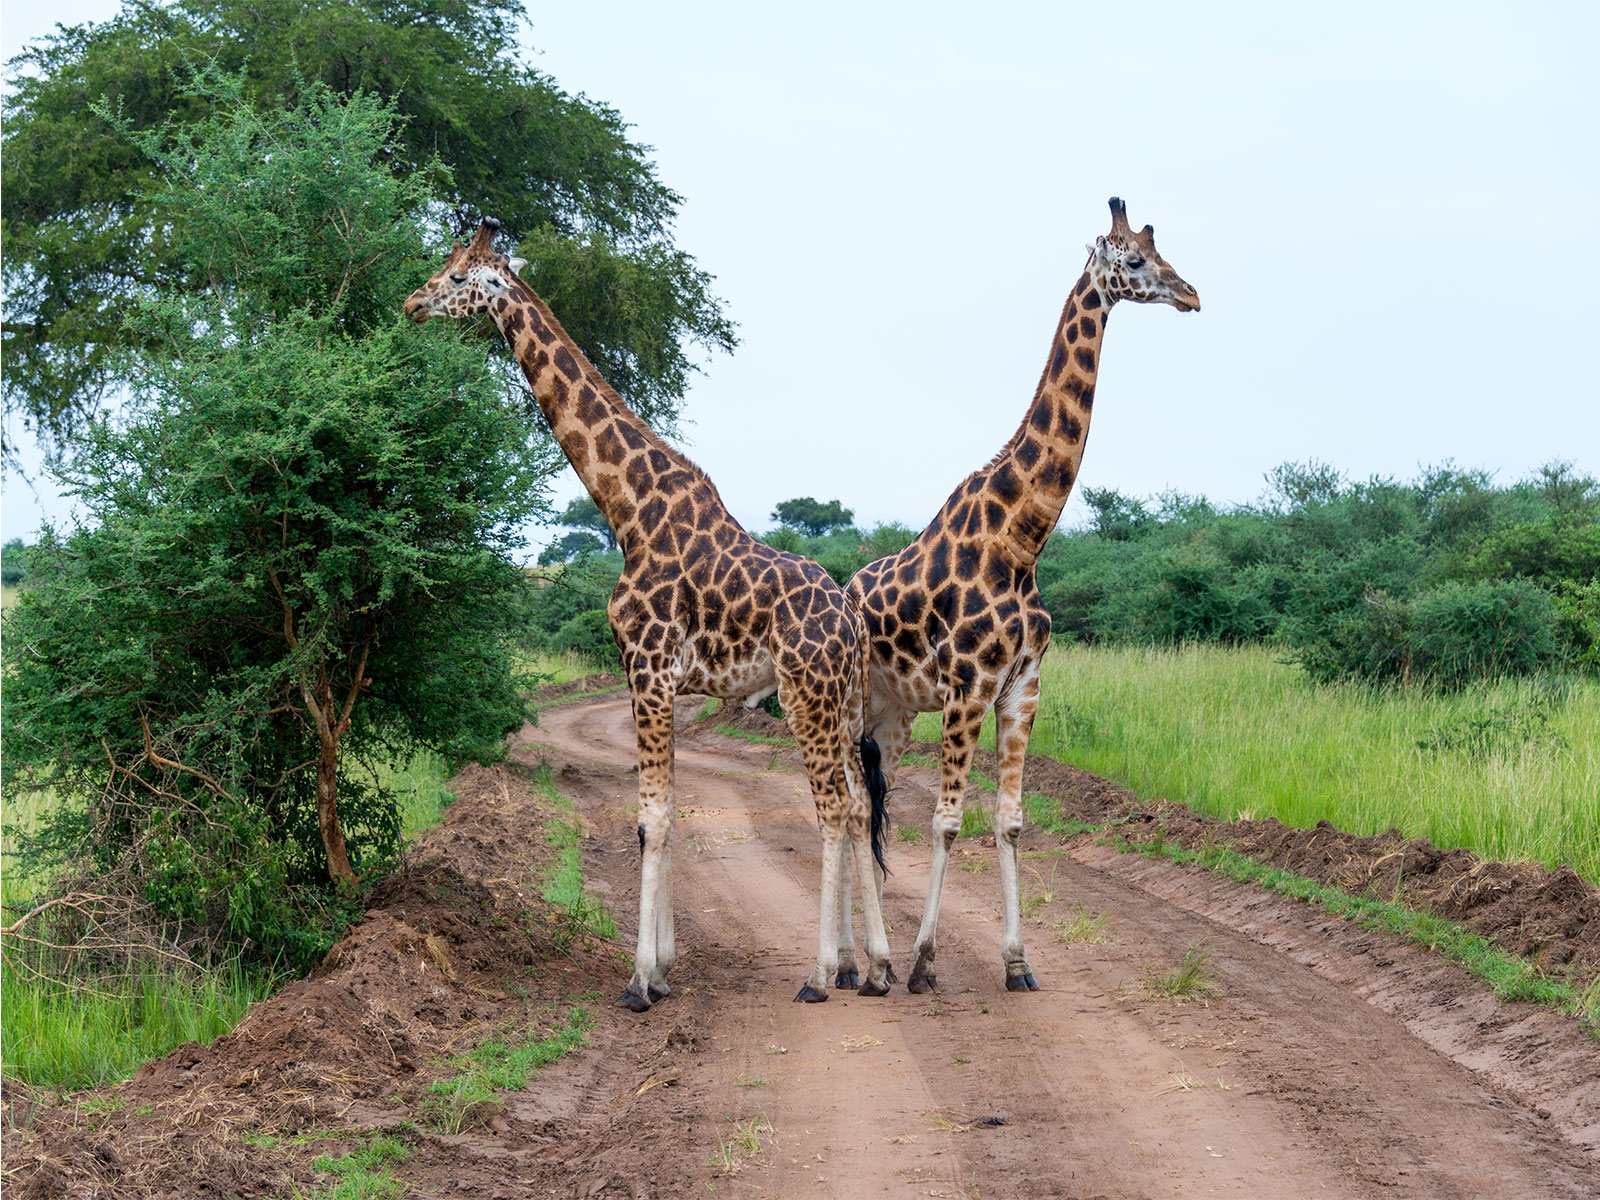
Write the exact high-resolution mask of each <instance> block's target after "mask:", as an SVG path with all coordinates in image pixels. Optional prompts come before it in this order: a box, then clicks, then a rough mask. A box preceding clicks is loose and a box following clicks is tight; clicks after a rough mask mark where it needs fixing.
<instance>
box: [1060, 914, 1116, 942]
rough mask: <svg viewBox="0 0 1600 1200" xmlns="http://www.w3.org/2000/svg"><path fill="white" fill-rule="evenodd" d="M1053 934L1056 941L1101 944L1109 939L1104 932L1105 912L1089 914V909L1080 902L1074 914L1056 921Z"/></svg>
mask: <svg viewBox="0 0 1600 1200" xmlns="http://www.w3.org/2000/svg"><path fill="white" fill-rule="evenodd" d="M1055 935H1056V941H1058V942H1081V943H1083V944H1085V945H1089V946H1103V945H1105V944H1106V943H1107V942H1109V941H1110V940H1111V938H1110V936H1109V935H1108V934H1107V933H1106V914H1105V913H1095V914H1094V915H1093V916H1090V915H1089V910H1088V909H1087V908H1085V907H1084V906H1083V905H1081V904H1080V905H1078V911H1077V913H1076V914H1075V915H1074V916H1071V917H1068V918H1067V919H1066V920H1064V921H1058V922H1056V926H1055Z"/></svg>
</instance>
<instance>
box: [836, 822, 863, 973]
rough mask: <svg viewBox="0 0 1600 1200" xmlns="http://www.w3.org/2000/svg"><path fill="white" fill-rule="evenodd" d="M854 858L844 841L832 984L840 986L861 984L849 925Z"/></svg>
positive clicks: (852, 930)
mask: <svg viewBox="0 0 1600 1200" xmlns="http://www.w3.org/2000/svg"><path fill="white" fill-rule="evenodd" d="M854 858H855V853H854V851H853V850H852V848H851V846H850V844H849V843H846V845H845V848H844V853H843V863H842V865H841V866H840V868H839V970H838V973H837V974H836V975H835V976H834V979H833V986H834V987H841V988H853V987H859V986H860V985H861V976H860V974H859V973H858V972H857V970H856V937H855V930H854V929H853V928H852V927H851V925H852V921H851V917H852V915H853V914H852V913H851V908H852V904H851V895H850V876H851V872H852V864H853V860H854Z"/></svg>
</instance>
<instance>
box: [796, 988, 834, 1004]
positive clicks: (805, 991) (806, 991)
mask: <svg viewBox="0 0 1600 1200" xmlns="http://www.w3.org/2000/svg"><path fill="white" fill-rule="evenodd" d="M827 998H828V993H827V992H822V991H818V990H817V989H816V988H814V987H812V986H811V985H810V984H809V983H808V984H806V985H805V986H804V987H803V988H801V989H800V991H799V992H798V993H797V994H796V995H795V998H794V1002H795V1003H796V1004H821V1003H822V1002H823V1001H824V1000H826V999H827Z"/></svg>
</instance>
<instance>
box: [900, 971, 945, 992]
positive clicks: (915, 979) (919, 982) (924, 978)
mask: <svg viewBox="0 0 1600 1200" xmlns="http://www.w3.org/2000/svg"><path fill="white" fill-rule="evenodd" d="M938 986H939V977H938V976H937V975H913V976H912V977H911V982H909V983H907V984H906V991H908V992H915V993H916V994H917V995H919V996H920V995H922V994H923V993H924V992H931V991H933V989H934V988H936V987H938Z"/></svg>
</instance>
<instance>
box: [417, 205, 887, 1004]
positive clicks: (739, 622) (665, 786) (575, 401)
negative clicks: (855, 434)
mask: <svg viewBox="0 0 1600 1200" xmlns="http://www.w3.org/2000/svg"><path fill="white" fill-rule="evenodd" d="M499 229H500V222H499V221H497V220H495V219H493V218H485V219H484V221H483V223H482V224H481V225H480V226H479V228H478V231H477V233H476V235H474V237H473V239H472V241H471V242H470V243H467V244H462V243H460V242H457V243H456V244H455V246H454V247H453V248H452V249H451V251H450V255H449V257H448V258H447V259H446V260H445V263H444V265H443V266H442V267H440V268H439V270H438V271H437V272H436V273H435V274H434V276H433V277H432V278H431V279H429V280H428V281H427V282H426V283H425V284H423V285H422V286H421V287H420V288H418V289H417V290H416V291H415V292H413V293H412V294H411V296H410V298H409V299H407V300H406V302H405V312H406V315H407V316H409V317H411V318H412V319H413V320H415V321H416V322H418V323H419V324H421V323H422V322H425V321H427V320H428V319H429V318H430V317H435V316H441V317H454V318H465V317H474V316H479V315H482V314H487V315H488V316H489V317H490V318H491V319H492V320H493V321H494V323H495V325H496V326H497V327H498V328H499V330H500V332H501V334H502V335H503V336H504V337H505V339H506V341H507V343H509V345H510V346H511V349H512V351H513V353H514V354H515V355H516V358H517V362H518V364H519V365H520V366H521V367H522V370H523V373H524V374H525V375H526V376H527V379H528V385H529V387H530V388H531V389H532V391H533V394H534V396H535V398H536V399H537V400H538V402H539V407H540V409H541V410H542V412H543V413H544V416H545V419H546V420H547V421H548V422H549V423H550V429H551V431H552V433H554V435H555V438H556V440H557V442H559V443H560V445H561V449H562V450H563V451H564V452H565V453H566V456H567V459H568V461H570V462H571V463H572V467H573V469H574V470H575V471H576V472H577V473H578V476H579V478H580V479H582V481H583V485H584V487H586V488H587V489H588V491H589V494H590V495H591V496H592V497H594V501H595V503H596V504H597V505H598V506H599V508H600V511H601V512H602V513H604V514H605V517H606V520H607V522H609V524H610V525H611V528H612V531H613V532H614V533H615V534H616V536H617V541H618V543H619V544H620V545H621V547H622V553H623V559H624V564H625V565H624V567H623V571H622V578H621V580H620V581H619V582H618V583H617V587H616V590H615V592H613V593H612V596H611V600H610V603H609V604H608V605H607V607H606V614H607V616H608V617H609V618H610V621H611V629H612V633H613V634H614V635H615V637H616V639H617V646H618V648H619V649H620V650H621V652H622V663H623V673H624V675H625V676H626V677H627V681H628V689H629V692H630V694H631V696H632V700H633V718H634V729H635V734H636V738H637V742H638V755H639V828H638V834H639V850H640V869H639V934H638V942H637V948H636V951H635V954H634V970H633V975H632V977H631V978H630V979H629V981H628V984H627V987H626V988H625V989H624V991H623V993H622V995H621V997H620V1000H619V1003H621V1004H623V1005H624V1006H626V1007H628V1008H630V1009H632V1010H633V1011H635V1012H644V1011H646V1010H647V1009H649V1008H650V1007H651V1005H652V1003H653V1002H654V1001H656V1000H659V999H661V998H662V997H664V996H666V995H668V994H669V993H670V990H671V989H670V988H669V986H668V984H667V973H668V972H669V971H670V970H671V969H672V965H673V962H674V960H675V959H676V957H677V943H676V938H675V935H674V930H673V920H672V849H671V842H672V827H673V821H674V815H675V807H674V799H673V730H672V710H673V701H674V700H675V699H676V698H677V697H678V696H679V695H682V694H684V693H691V692H692V693H703V694H705V695H709V696H719V697H723V698H727V699H742V698H744V697H746V696H749V695H751V694H752V693H759V692H763V691H768V690H771V689H772V688H774V687H776V689H777V694H778V700H779V702H780V703H781V704H782V705H783V709H784V713H785V715H786V716H787V718H788V721H789V726H790V728H791V730H792V731H793V733H794V736H795V740H796V741H797V742H798V743H799V745H800V751H801V755H802V757H803V759H804V761H805V766H806V773H807V775H808V777H809V780H810V784H811V793H812V797H813V799H814V800H815V801H816V806H817V820H818V824H819V825H820V826H821V830H822V849H823V852H822V898H821V932H820V935H819V938H818V950H817V960H816V966H815V968H814V969H813V971H812V973H811V975H810V976H809V977H808V978H807V979H806V981H805V983H804V984H803V985H802V986H801V988H800V992H799V994H798V995H797V996H796V997H795V999H796V1000H797V1001H804V1002H807V1003H816V1002H818V1001H822V1000H826V999H827V998H828V990H827V989H828V987H829V985H830V984H832V985H834V986H838V987H856V986H857V985H858V984H859V990H860V994H862V995H864V996H881V995H884V994H886V993H887V992H888V990H889V941H888V937H887V935H886V933H885V930H884V922H883V914H882V909H881V906H880V901H879V897H878V894H877V889H876V887H875V886H874V874H873V870H874V868H873V863H874V860H876V862H877V863H878V865H879V866H880V867H881V866H882V863H883V840H884V826H885V804H884V800H885V794H886V791H887V787H886V785H885V783H884V780H883V776H882V773H881V771H880V770H879V757H878V748H877V744H876V743H875V742H874V741H873V740H872V739H871V738H870V737H868V736H866V731H865V725H864V718H865V705H866V672H867V641H866V634H865V628H864V625H863V623H862V619H861V616H860V613H859V611H858V610H857V609H856V607H855V605H854V604H852V603H850V602H849V601H848V600H847V599H846V597H845V594H844V591H843V589H841V588H840V587H839V585H838V584H836V583H835V582H834V581H833V580H832V579H831V578H829V576H828V574H827V572H825V571H824V570H823V569H822V568H821V567H820V566H818V565H817V564H816V563H814V562H812V561H811V560H810V559H808V558H802V557H800V556H799V555H796V554H788V553H785V552H784V551H781V550H777V549H774V548H773V547H771V546H767V545H765V544H763V543H761V542H758V541H756V539H755V538H753V537H751V536H750V534H748V533H747V532H745V530H744V529H743V527H741V526H740V524H739V522H738V521H736V520H735V519H734V518H733V515H732V514H731V513H730V512H729V511H728V509H727V507H726V506H725V505H724V504H723V502H722V498H721V497H720V496H719V495H718V494H717V489H716V487H715V485H713V484H712V482H711V480H710V479H709V478H708V477H707V476H706V474H705V473H704V472H703V471H701V470H700V469H699V468H698V467H696V466H695V465H694V464H693V463H691V462H690V461H689V460H688V459H687V458H685V457H684V456H683V455H682V454H680V453H679V452H678V451H677V450H675V449H673V448H672V447H671V446H669V445H668V444H667V443H666V442H664V441H662V440H661V438H659V437H657V436H656V434H655V433H654V432H652V431H651V429H650V428H649V427H648V426H647V425H646V424H645V423H644V421H642V420H641V419H640V418H639V417H638V416H637V415H636V414H635V413H633V412H632V411H631V410H630V409H629V408H628V407H627V405H625V404H624V403H623V402H622V399H621V397H619V396H618V395H617V393H616V392H615V391H614V390H613V389H612V387H611V386H610V384H608V383H607V382H606V381H605V379H603V378H602V377H601V375H600V372H599V371H597V370H596V369H595V367H594V366H593V365H592V364H591V363H590V362H589V360H588V359H587V358H586V357H585V356H584V353H583V351H582V350H581V349H579V348H578V344H577V343H576V342H575V341H573V339H572V338H571V337H570V336H569V335H568V334H567V332H566V330H564V329H563V328H562V327H561V324H560V322H558V321H557V320H556V318H555V316H554V314H552V313H551V311H550V309H549V308H548V307H547V306H546V305H545V303H544V301H542V300H541V299H540V298H539V297H538V296H537V295H535V293H534V291H533V289H532V288H531V287H529V286H528V284H527V283H526V282H524V281H523V280H522V279H521V278H519V277H518V274H517V272H518V271H520V270H521V269H522V268H523V267H524V266H525V265H526V264H525V263H524V262H523V261H522V260H521V259H513V258H509V257H507V256H506V255H505V254H502V253H499V252H497V251H496V250H495V248H494V240H495V236H496V234H497V233H498V231H499ZM847 848H848V849H849V851H850V853H849V855H848V856H847V855H846V849H847ZM848 860H853V861H854V863H855V869H856V871H857V873H858V874H859V875H860V879H859V881H858V882H859V884H860V891H861V896H862V908H863V921H864V924H865V927H866V943H867V944H866V953H867V959H868V962H867V971H866V978H865V979H864V980H862V979H860V978H859V976H858V973H857V969H856V964H855V960H854V951H853V948H852V947H851V946H850V943H849V940H848V938H844V939H840V938H839V937H838V930H839V929H840V926H841V923H842V924H843V925H844V927H845V928H848V926H849V912H848V910H847V911H846V912H844V913H843V914H841V913H840V912H838V905H839V903H840V895H841V892H842V891H843V890H844V889H843V886H842V884H843V880H842V877H841V873H842V872H843V871H844V870H846V869H847V867H846V865H845V864H846V862H847V861H848ZM841 942H842V943H843V945H842V946H841Z"/></svg>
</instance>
